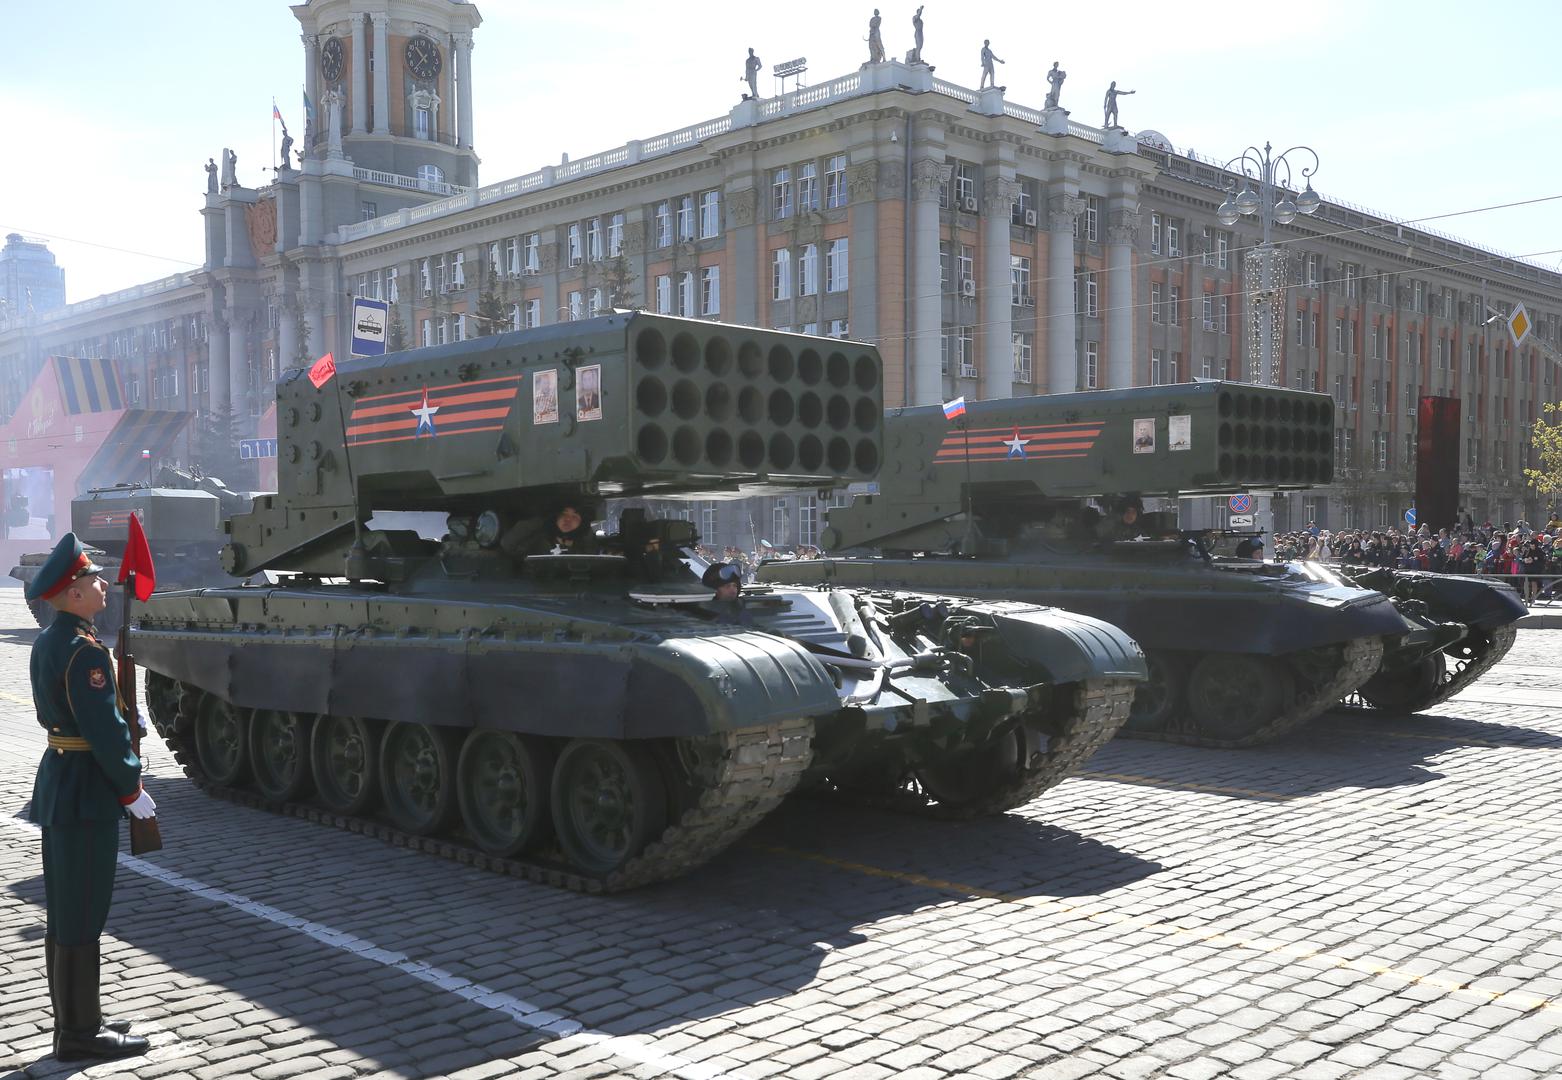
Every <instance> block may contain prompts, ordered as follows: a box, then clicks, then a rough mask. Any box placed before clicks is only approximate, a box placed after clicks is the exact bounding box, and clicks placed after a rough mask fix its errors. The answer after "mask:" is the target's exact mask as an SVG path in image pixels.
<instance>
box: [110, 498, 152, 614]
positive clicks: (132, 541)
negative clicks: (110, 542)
mask: <svg viewBox="0 0 1562 1080" xmlns="http://www.w3.org/2000/svg"><path fill="white" fill-rule="evenodd" d="M132 573H133V574H135V575H136V599H137V600H139V601H141V602H142V603H143V604H144V603H146V602H147V601H148V600H150V599H151V598H152V590H153V589H155V588H156V587H157V568H156V567H155V566H153V565H152V549H151V548H150V547H148V546H147V542H146V533H145V532H143V531H142V530H141V515H140V514H131V515H130V537H129V539H127V540H126V541H125V558H124V560H123V561H122V562H121V563H120V564H119V580H120V581H121V582H123V581H124V580H125V578H127V577H129V576H130V575H131V574H132Z"/></svg>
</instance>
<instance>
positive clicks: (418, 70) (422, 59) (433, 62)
mask: <svg viewBox="0 0 1562 1080" xmlns="http://www.w3.org/2000/svg"><path fill="white" fill-rule="evenodd" d="M407 68H408V69H409V70H410V71H411V72H412V74H413V75H414V76H415V77H417V78H419V79H432V78H433V77H434V76H435V75H438V74H439V46H438V45H435V44H434V43H433V42H432V41H430V40H429V39H428V38H426V37H424V36H423V35H422V34H419V35H418V36H417V37H415V38H413V39H412V40H411V41H409V42H407Z"/></svg>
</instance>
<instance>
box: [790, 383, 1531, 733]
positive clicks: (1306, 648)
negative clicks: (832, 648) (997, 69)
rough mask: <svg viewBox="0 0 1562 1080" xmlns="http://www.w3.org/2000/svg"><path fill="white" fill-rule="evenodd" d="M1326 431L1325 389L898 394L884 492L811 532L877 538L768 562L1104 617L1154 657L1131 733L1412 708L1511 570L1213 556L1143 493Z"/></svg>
mask: <svg viewBox="0 0 1562 1080" xmlns="http://www.w3.org/2000/svg"><path fill="white" fill-rule="evenodd" d="M1333 434H1334V403H1333V401H1332V400H1331V399H1330V398H1328V397H1326V396H1325V395H1322V394H1313V393H1306V392H1303V391H1298V390H1288V389H1284V388H1280V387H1259V386H1251V385H1247V384H1241V383H1224V382H1207V383H1197V384H1192V383H1189V384H1181V385H1174V386H1155V387H1141V388H1137V389H1131V390H1112V391H1102V392H1092V393H1080V394H1054V395H1049V396H1047V397H1033V398H1015V399H1009V400H996V401H980V402H975V403H973V404H971V405H969V406H968V413H967V416H966V418H965V424H964V426H958V425H952V424H950V423H949V422H948V421H947V420H946V419H945V418H944V415H943V413H942V411H941V410H940V409H938V408H937V407H932V408H908V409H900V410H896V411H894V412H893V413H892V414H891V415H890V416H889V417H887V418H886V421H885V443H886V459H887V464H886V467H885V468H884V469H883V470H882V471H881V473H880V475H879V478H878V491H877V493H876V494H872V495H861V496H857V497H856V498H855V499H854V500H853V501H852V503H851V505H849V506H846V507H843V508H840V509H837V510H832V511H831V512H830V515H829V524H828V528H827V529H826V530H825V532H824V536H823V543H824V545H825V546H826V548H827V549H829V550H831V551H834V552H845V553H846V554H849V555H853V556H857V555H861V554H869V553H873V552H877V553H879V554H880V556H881V557H878V558H861V557H853V558H835V559H826V560H822V561H818V562H797V563H775V564H769V565H766V566H764V567H762V568H761V572H760V576H761V578H762V579H764V580H767V581H776V582H789V583H792V584H800V583H805V582H833V583H837V584H841V585H849V586H852V587H859V588H863V587H879V588H926V589H932V590H948V591H950V592H955V593H959V594H963V595H975V596H981V597H991V598H1002V599H1009V600H1025V601H1029V602H1033V603H1043V604H1056V605H1058V606H1059V607H1063V608H1066V609H1068V610H1071V611H1079V612H1083V613H1086V614H1090V615H1094V616H1096V617H1097V618H1101V619H1104V620H1106V621H1108V622H1110V623H1112V624H1113V625H1116V626H1120V627H1122V628H1123V629H1125V630H1127V631H1128V632H1129V633H1130V634H1132V635H1133V636H1134V638H1135V639H1136V640H1137V641H1138V642H1139V643H1140V645H1142V646H1143V647H1144V649H1145V650H1146V653H1147V655H1148V659H1149V664H1150V673H1151V678H1150V682H1149V684H1148V685H1147V686H1146V687H1145V688H1144V689H1142V690H1141V691H1140V693H1139V694H1138V696H1137V697H1136V698H1135V700H1134V708H1133V716H1132V718H1131V719H1130V721H1129V724H1128V725H1127V731H1128V733H1130V734H1133V735H1137V736H1140V737H1151V738H1160V739H1167V740H1174V741H1180V742H1191V743H1199V744H1203V745H1216V746H1241V745H1251V744H1254V743H1258V742H1263V741H1266V740H1268V739H1272V738H1275V737H1276V736H1278V735H1280V734H1282V733H1283V732H1285V731H1287V730H1290V729H1291V728H1293V727H1295V726H1296V725H1298V724H1300V723H1303V722H1305V721H1306V720H1308V719H1309V718H1311V717H1313V716H1316V715H1318V714H1319V713H1321V712H1323V711H1324V710H1325V709H1328V708H1330V707H1331V706H1333V705H1334V704H1336V703H1337V702H1338V701H1339V700H1340V699H1341V698H1343V697H1345V696H1347V695H1350V694H1352V693H1353V692H1356V691H1357V690H1360V692H1361V694H1362V695H1363V696H1365V697H1366V698H1367V699H1368V700H1370V701H1373V702H1377V703H1381V704H1383V705H1385V706H1386V707H1395V708H1410V709H1414V708H1424V707H1426V706H1427V705H1429V704H1431V703H1433V702H1434V701H1436V700H1441V699H1442V698H1443V697H1446V696H1447V695H1448V694H1451V693H1453V692H1455V691H1456V690H1457V689H1458V688H1459V687H1460V686H1463V685H1466V684H1467V683H1468V682H1469V680H1471V679H1473V678H1475V677H1476V676H1477V675H1478V674H1479V673H1480V672H1481V671H1484V670H1485V669H1486V668H1487V667H1488V666H1490V664H1492V663H1495V662H1496V660H1497V659H1499V658H1500V657H1501V656H1502V654H1503V653H1504V652H1506V651H1507V649H1508V648H1509V646H1510V645H1511V644H1512V641H1513V628H1512V626H1511V624H1512V622H1513V621H1514V620H1515V619H1516V618H1517V617H1518V615H1519V614H1521V613H1522V610H1523V609H1522V606H1521V605H1518V604H1517V602H1516V601H1517V597H1516V596H1514V595H1513V593H1512V590H1511V589H1508V588H1507V587H1506V586H1492V585H1490V584H1488V583H1485V582H1476V581H1474V580H1472V579H1451V578H1446V577H1442V576H1440V575H1407V574H1402V573H1399V572H1396V571H1377V572H1375V574H1374V575H1369V576H1363V577H1359V578H1357V579H1356V580H1351V579H1350V578H1348V577H1345V576H1342V575H1341V574H1338V573H1336V572H1334V571H1332V570H1330V569H1328V568H1326V567H1322V566H1319V565H1316V564H1294V565H1291V566H1280V565H1275V564H1270V563H1263V562H1257V561H1254V560H1252V559H1222V558H1215V557H1212V556H1211V554H1210V552H1209V551H1208V550H1207V549H1206V548H1205V547H1204V546H1202V543H1201V538H1200V537H1198V536H1197V535H1196V534H1192V533H1186V534H1185V533H1182V532H1180V531H1179V530H1178V529H1177V527H1176V523H1175V521H1173V520H1168V519H1167V517H1166V515H1162V514H1141V512H1140V511H1141V510H1142V505H1143V504H1142V498H1141V497H1143V496H1170V497H1173V498H1174V497H1176V496H1178V495H1190V494H1213V493H1228V492H1241V491H1248V490H1258V491H1285V490H1297V489H1302V488H1307V487H1311V486H1313V485H1315V484H1324V483H1328V482H1329V480H1330V479H1331V478H1332V474H1333V464H1334V461H1333ZM1089 499H1096V500H1098V501H1100V502H1101V503H1102V504H1103V505H1104V506H1105V507H1106V508H1107V511H1108V512H1107V513H1106V514H1105V515H1103V514H1102V513H1100V512H1099V511H1097V510H1096V509H1095V508H1094V507H1091V506H1089V505H1087V502H1086V500H1089ZM1363 586H1365V587H1363Z"/></svg>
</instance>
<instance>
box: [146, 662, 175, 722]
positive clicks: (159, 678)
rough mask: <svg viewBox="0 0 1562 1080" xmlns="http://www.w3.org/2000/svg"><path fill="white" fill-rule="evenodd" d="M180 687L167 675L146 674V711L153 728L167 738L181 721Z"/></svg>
mask: <svg viewBox="0 0 1562 1080" xmlns="http://www.w3.org/2000/svg"><path fill="white" fill-rule="evenodd" d="M180 693H182V691H181V689H180V686H179V684H178V683H177V682H175V681H174V680H173V679H170V678H169V677H168V676H167V675H160V674H158V673H157V672H155V671H149V672H147V673H146V711H147V717H148V719H149V720H151V722H152V727H153V729H155V730H156V731H157V733H158V734H159V735H163V736H166V735H167V734H168V733H169V732H170V731H173V730H174V726H175V725H176V724H177V723H178V721H179V695H180Z"/></svg>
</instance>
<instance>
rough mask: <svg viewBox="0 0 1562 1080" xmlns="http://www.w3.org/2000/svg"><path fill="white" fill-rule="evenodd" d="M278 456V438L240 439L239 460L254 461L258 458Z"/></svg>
mask: <svg viewBox="0 0 1562 1080" xmlns="http://www.w3.org/2000/svg"><path fill="white" fill-rule="evenodd" d="M276 456H277V440H275V439H240V440H239V460H240V461H254V460H255V459H257V458H274V457H276Z"/></svg>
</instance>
